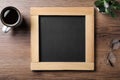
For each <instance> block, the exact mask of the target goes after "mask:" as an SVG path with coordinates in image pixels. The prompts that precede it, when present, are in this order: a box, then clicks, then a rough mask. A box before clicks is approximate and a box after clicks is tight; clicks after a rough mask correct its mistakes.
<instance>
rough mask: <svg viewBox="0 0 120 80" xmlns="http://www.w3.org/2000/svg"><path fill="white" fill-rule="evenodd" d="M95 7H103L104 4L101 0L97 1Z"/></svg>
mask: <svg viewBox="0 0 120 80" xmlns="http://www.w3.org/2000/svg"><path fill="white" fill-rule="evenodd" d="M94 4H95V6H96V7H98V6H102V5H103V2H102V1H101V0H97V1H95V3H94Z"/></svg>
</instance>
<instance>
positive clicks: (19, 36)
mask: <svg viewBox="0 0 120 80" xmlns="http://www.w3.org/2000/svg"><path fill="white" fill-rule="evenodd" d="M94 1H95V0H0V11H1V10H2V9H3V8H4V7H6V6H15V7H17V8H18V9H19V10H20V11H21V13H22V15H23V17H24V20H25V23H24V24H23V25H22V26H21V27H19V28H17V29H15V30H13V31H11V32H9V33H6V34H5V33H3V32H2V31H1V30H0V80H120V50H117V51H116V52H115V55H116V57H117V62H116V65H115V66H114V67H110V66H109V65H106V56H107V54H108V51H109V43H110V41H111V40H112V39H114V38H115V39H120V15H119V16H118V17H117V18H111V17H109V16H107V15H102V14H100V13H99V12H97V11H96V13H95V14H96V15H95V36H96V37H95V43H96V45H95V46H96V47H95V54H96V56H95V58H96V71H93V72H89V71H49V72H48V71H46V72H32V71H31V70H30V7H33V6H34V7H38V6H39V7H44V6H47V7H48V6H49V7H53V6H63V7H67V6H69V7H72V6H74V7H75V6H76V7H77V6H82V7H86V6H94ZM119 2H120V0H119ZM118 14H120V12H118ZM0 26H1V27H0V29H1V28H2V24H1V23H0Z"/></svg>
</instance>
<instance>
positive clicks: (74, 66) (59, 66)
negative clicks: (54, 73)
mask: <svg viewBox="0 0 120 80" xmlns="http://www.w3.org/2000/svg"><path fill="white" fill-rule="evenodd" d="M31 70H94V63H85V62H83V63H82V62H39V63H31Z"/></svg>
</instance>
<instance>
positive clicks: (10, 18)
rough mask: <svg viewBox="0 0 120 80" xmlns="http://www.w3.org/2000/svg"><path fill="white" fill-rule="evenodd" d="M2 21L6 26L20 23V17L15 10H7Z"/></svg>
mask: <svg viewBox="0 0 120 80" xmlns="http://www.w3.org/2000/svg"><path fill="white" fill-rule="evenodd" d="M1 17H2V20H3V22H4V23H6V24H14V23H16V22H17V21H18V18H19V15H18V12H17V11H16V10H15V9H14V8H10V7H9V8H6V9H5V10H3V13H2V14H1Z"/></svg>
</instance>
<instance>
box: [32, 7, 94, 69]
mask: <svg viewBox="0 0 120 80" xmlns="http://www.w3.org/2000/svg"><path fill="white" fill-rule="evenodd" d="M30 15H31V70H94V8H93V7H32V8H31V12H30ZM40 15H64V16H65V15H75V16H80V15H84V16H85V25H86V26H85V38H86V39H85V42H86V47H85V48H86V53H85V58H86V60H85V62H40V61H39V37H38V36H39V23H38V22H39V21H38V20H39V19H38V18H39V16H40Z"/></svg>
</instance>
